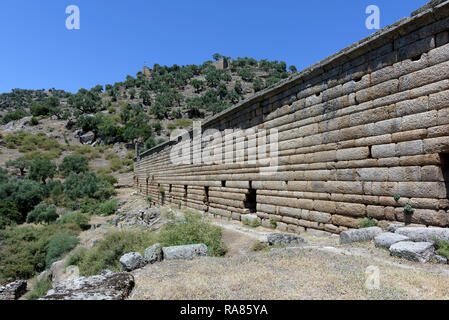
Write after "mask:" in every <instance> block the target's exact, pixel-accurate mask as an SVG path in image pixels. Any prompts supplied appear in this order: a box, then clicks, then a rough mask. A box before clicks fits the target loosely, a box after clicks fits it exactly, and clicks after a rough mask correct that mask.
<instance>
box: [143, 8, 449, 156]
mask: <svg viewBox="0 0 449 320" xmlns="http://www.w3.org/2000/svg"><path fill="white" fill-rule="evenodd" d="M447 16H449V0H432V1H430V2H428V3H427V4H425V5H424V6H422V7H421V8H419V9H418V10H416V11H413V12H412V13H411V16H410V17H409V18H402V19H400V20H398V21H396V22H395V23H393V24H392V25H389V26H386V27H384V28H382V29H380V30H379V31H377V32H375V33H373V34H371V35H369V36H368V37H366V38H364V39H362V40H360V41H358V42H355V43H353V44H352V45H350V46H348V47H346V48H344V49H342V50H340V51H339V52H337V53H335V54H333V55H331V56H329V57H327V58H325V59H323V60H321V61H320V62H317V63H315V64H313V65H311V66H309V67H307V68H305V69H303V70H302V71H300V72H298V73H296V74H294V75H291V76H290V77H288V78H287V79H284V80H281V81H280V82H278V83H277V84H275V85H273V86H271V87H269V88H266V89H264V90H261V91H259V92H258V93H256V94H255V95H253V96H251V97H249V98H247V99H245V100H243V101H242V102H240V103H238V104H236V105H234V106H233V107H231V108H229V109H227V110H224V111H223V112H221V113H218V114H216V115H214V116H212V117H209V118H207V119H205V120H204V121H203V122H202V127H203V128H204V127H209V126H210V125H212V124H214V123H216V122H217V121H218V120H220V119H223V118H225V117H226V116H229V115H231V114H234V113H236V112H238V111H240V110H242V109H244V108H245V107H248V106H250V105H253V104H256V103H258V102H260V101H262V100H265V99H267V98H270V97H272V96H275V95H277V94H278V93H280V92H282V91H286V90H288V89H290V88H293V87H295V86H297V85H300V84H301V83H303V82H305V81H304V79H310V78H313V77H315V76H319V75H321V74H323V73H325V72H328V71H330V70H332V69H334V68H335V67H336V66H338V65H340V64H342V63H344V62H347V61H349V60H351V59H354V58H357V57H359V56H361V55H363V54H365V53H366V52H368V51H369V50H373V49H377V48H380V47H381V46H382V45H385V44H386V43H388V42H391V41H393V40H394V39H396V38H397V37H401V36H403V35H404V31H405V34H407V33H410V32H413V31H415V30H417V29H419V28H421V27H423V26H426V25H428V24H430V23H432V22H434V21H436V20H439V19H442V18H444V17H447ZM189 132H190V133H192V132H193V128H191V129H190V130H189ZM176 143H177V139H174V140H171V141H167V142H165V143H163V144H160V145H158V146H156V147H154V148H152V149H149V150H147V151H145V152H144V153H142V154H140V155H139V157H138V159H140V158H144V157H147V156H149V155H151V154H153V153H156V152H159V151H161V150H163V149H165V147H168V146H171V145H173V144H176ZM135 160H136V159H135Z"/></svg>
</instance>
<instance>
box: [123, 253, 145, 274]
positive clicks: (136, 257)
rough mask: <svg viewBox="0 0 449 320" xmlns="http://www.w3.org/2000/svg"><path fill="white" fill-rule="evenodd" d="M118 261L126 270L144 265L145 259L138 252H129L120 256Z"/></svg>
mask: <svg viewBox="0 0 449 320" xmlns="http://www.w3.org/2000/svg"><path fill="white" fill-rule="evenodd" d="M120 263H121V264H122V266H123V268H125V270H126V271H133V270H136V269H139V268H142V267H144V266H145V260H144V259H143V258H142V255H141V254H140V253H139V252H130V253H127V254H124V255H123V256H121V257H120Z"/></svg>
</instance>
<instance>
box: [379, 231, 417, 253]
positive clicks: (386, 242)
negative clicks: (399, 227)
mask: <svg viewBox="0 0 449 320" xmlns="http://www.w3.org/2000/svg"><path fill="white" fill-rule="evenodd" d="M409 240H410V239H409V238H408V237H406V236H403V235H400V234H397V233H391V232H384V233H381V234H380V235H378V236H377V237H375V238H374V245H375V246H376V247H380V248H387V249H389V248H390V247H391V246H392V245H393V244H395V243H398V242H401V241H409Z"/></svg>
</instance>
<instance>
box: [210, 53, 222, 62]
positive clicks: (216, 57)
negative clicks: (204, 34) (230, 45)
mask: <svg viewBox="0 0 449 320" xmlns="http://www.w3.org/2000/svg"><path fill="white" fill-rule="evenodd" d="M212 58H214V60H215V61H218V60H220V59H223V56H222V55H221V54H219V53H214V54H213V56H212Z"/></svg>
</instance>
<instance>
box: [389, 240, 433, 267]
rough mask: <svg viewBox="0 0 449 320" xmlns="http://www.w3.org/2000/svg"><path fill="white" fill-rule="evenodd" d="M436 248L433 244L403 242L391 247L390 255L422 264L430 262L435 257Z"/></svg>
mask: <svg viewBox="0 0 449 320" xmlns="http://www.w3.org/2000/svg"><path fill="white" fill-rule="evenodd" d="M434 253H435V248H434V247H433V243H431V242H411V241H401V242H398V243H395V244H393V245H392V246H391V247H390V255H391V256H393V257H399V258H403V259H407V260H410V261H416V262H421V263H426V262H429V261H430V259H432V257H433V256H434Z"/></svg>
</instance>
